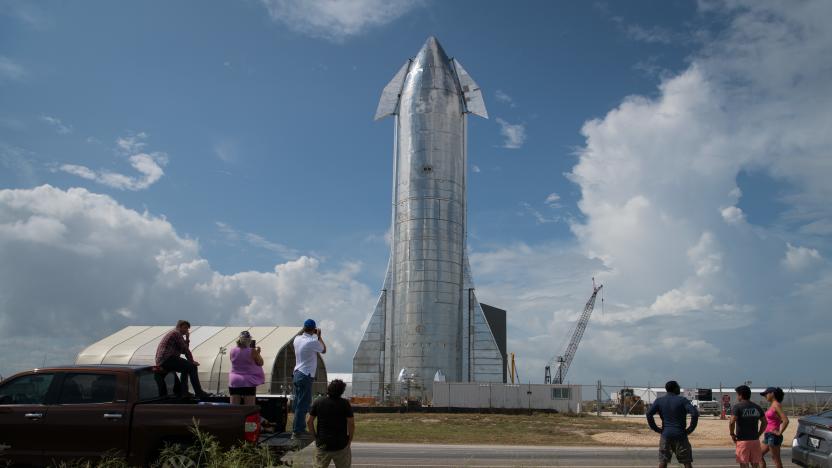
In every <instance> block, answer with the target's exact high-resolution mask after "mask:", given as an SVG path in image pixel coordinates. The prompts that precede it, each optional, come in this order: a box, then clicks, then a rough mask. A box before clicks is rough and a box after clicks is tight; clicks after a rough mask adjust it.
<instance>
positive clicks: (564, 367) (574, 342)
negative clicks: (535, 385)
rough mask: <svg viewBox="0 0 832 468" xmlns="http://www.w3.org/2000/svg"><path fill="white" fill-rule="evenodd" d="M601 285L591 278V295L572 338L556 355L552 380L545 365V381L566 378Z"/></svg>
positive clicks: (560, 382) (548, 368) (550, 381)
mask: <svg viewBox="0 0 832 468" xmlns="http://www.w3.org/2000/svg"><path fill="white" fill-rule="evenodd" d="M603 287H604V285H603V284H602V285H600V286H595V278H592V296H590V297H589V300H588V301H586V305H585V306H584V311H583V312H582V313H581V317H580V318H579V319H578V322H577V324H575V331H574V332H573V333H572V339H571V340H569V344H568V345H567V346H566V350H565V351H564V352H563V354H562V355H560V356H558V357H557V361H556V362H557V365H558V367H557V372H556V374H555V378H554V382H552V380H553V379H552V375H551V371H550V366H548V365H547V366H546V374H545V375H544V379H543V380H544V382H545V383H547V384H548V383H556V384H562V383H563V381H564V379H565V378H566V373H567V372H568V371H569V366H571V365H572V360H573V359H574V358H575V353H576V352H577V351H578V345H579V344H580V343H581V338H583V336H584V331H586V326H587V325H588V324H589V317H590V316H591V315H592V310H593V309H594V308H595V298H596V297H598V291H600V290H601V288H603ZM602 301H603V299H602ZM550 362H551V361H550Z"/></svg>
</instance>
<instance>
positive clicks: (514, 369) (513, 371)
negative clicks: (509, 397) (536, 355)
mask: <svg viewBox="0 0 832 468" xmlns="http://www.w3.org/2000/svg"><path fill="white" fill-rule="evenodd" d="M510 354H511V366H510V369H509V374H508V376H509V378H510V379H511V383H512V384H514V378H515V377H516V378H517V383H520V373H519V372H517V366H516V365H515V364H514V353H510Z"/></svg>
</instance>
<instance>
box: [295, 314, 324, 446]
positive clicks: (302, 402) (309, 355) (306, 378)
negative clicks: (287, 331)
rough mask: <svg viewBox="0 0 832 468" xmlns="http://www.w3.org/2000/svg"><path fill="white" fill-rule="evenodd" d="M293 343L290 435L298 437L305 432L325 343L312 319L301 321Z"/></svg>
mask: <svg viewBox="0 0 832 468" xmlns="http://www.w3.org/2000/svg"><path fill="white" fill-rule="evenodd" d="M293 344H294V346H295V362H297V364H296V365H295V372H294V374H293V375H292V383H293V385H294V390H295V394H294V401H293V403H292V409H293V410H294V412H295V420H294V422H293V424H292V435H293V436H295V437H298V436H300V435H303V434H304V433H305V432H306V413H308V412H309V405H310V404H312V382H313V381H314V380H315V373H316V372H317V371H318V353H321V354H324V353H326V344H324V340H323V339H321V329H320V328H316V325H315V321H314V320H312V319H307V320H306V321H305V322H303V333H302V334H300V335H298V336H296V337H295V341H294V343H293Z"/></svg>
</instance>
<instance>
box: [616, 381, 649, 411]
mask: <svg viewBox="0 0 832 468" xmlns="http://www.w3.org/2000/svg"><path fill="white" fill-rule="evenodd" d="M615 412H616V413H618V414H623V415H625V416H626V415H628V414H644V400H642V399H641V397H640V396H638V395H636V394H635V392H634V391H633V389H632V388H622V389H621V390H619V391H618V405H617V406H616V408H615Z"/></svg>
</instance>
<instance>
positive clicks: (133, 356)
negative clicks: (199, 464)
mask: <svg viewBox="0 0 832 468" xmlns="http://www.w3.org/2000/svg"><path fill="white" fill-rule="evenodd" d="M172 329H173V327H172V326H129V327H125V328H123V329H121V330H119V331H117V332H115V333H113V334H112V335H110V336H108V337H106V338H103V339H101V340H100V341H97V342H95V343H93V344H91V345H89V346H88V347H87V348H85V349H84V350H82V351H81V352H80V353H78V356H77V357H76V359H75V364H78V365H97V364H108V365H119V364H120V365H147V366H152V365H154V364H155V363H154V359H155V357H156V348H157V347H158V346H159V342H160V341H161V340H162V337H163V336H164V335H165V334H166V333H167V332H169V331H170V330H172ZM243 330H248V331H249V333H251V337H252V338H253V339H255V340H257V346H259V347H260V349H261V353H262V355H263V360H264V361H265V364H264V365H263V371H264V372H265V374H266V383H264V384H263V385H260V386H259V387H257V393H258V394H291V393H292V371H293V370H294V367H295V350H294V347H293V346H292V341H293V340H294V338H295V336H297V335H298V333H300V331H301V328H300V327H213V326H193V327H191V337H190V343H191V345H190V347H191V353H192V354H193V356H194V360H196V361H197V362H199V364H200V365H199V380H200V382H201V383H202V387H203V388H204V389H205V390H206V391H209V392H214V393H227V392H228V371H229V370H230V369H231V361H230V360H229V354H228V351H230V350H231V348H232V347H234V346H237V338H238V337H239V336H240V332H242V331H243ZM326 384H327V374H326V365H325V364H324V361H323V359H321V356H320V355H318V372H317V375H316V376H315V384H314V386H313V394H314V393H325V390H326Z"/></svg>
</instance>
